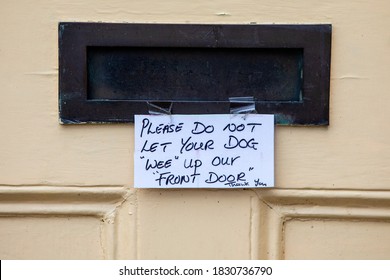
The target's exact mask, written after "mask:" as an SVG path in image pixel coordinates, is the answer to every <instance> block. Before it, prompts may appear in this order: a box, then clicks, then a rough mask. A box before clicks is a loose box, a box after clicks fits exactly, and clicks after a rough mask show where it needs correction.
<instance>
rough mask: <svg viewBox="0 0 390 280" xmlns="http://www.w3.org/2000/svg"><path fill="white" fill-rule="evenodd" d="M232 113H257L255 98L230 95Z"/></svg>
mask: <svg viewBox="0 0 390 280" xmlns="http://www.w3.org/2000/svg"><path fill="white" fill-rule="evenodd" d="M229 102H230V114H234V115H236V114H257V111H256V104H255V98H254V97H253V96H247V97H229Z"/></svg>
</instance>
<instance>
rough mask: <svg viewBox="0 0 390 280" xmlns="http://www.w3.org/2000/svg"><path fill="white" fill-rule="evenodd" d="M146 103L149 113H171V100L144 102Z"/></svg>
mask: <svg viewBox="0 0 390 280" xmlns="http://www.w3.org/2000/svg"><path fill="white" fill-rule="evenodd" d="M146 103H147V105H148V111H149V114H150V115H171V112H172V106H173V103H172V102H153V101H148V102H146Z"/></svg>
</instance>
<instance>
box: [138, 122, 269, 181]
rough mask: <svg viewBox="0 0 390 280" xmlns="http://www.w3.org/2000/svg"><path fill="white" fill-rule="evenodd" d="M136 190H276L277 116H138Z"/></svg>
mask: <svg viewBox="0 0 390 280" xmlns="http://www.w3.org/2000/svg"><path fill="white" fill-rule="evenodd" d="M134 157H135V161H134V162H135V166H134V174H135V179H134V185H135V187H136V188H260V187H273V186H274V116H273V115H257V114H251V115H160V116H151V115H136V116H135V155H134Z"/></svg>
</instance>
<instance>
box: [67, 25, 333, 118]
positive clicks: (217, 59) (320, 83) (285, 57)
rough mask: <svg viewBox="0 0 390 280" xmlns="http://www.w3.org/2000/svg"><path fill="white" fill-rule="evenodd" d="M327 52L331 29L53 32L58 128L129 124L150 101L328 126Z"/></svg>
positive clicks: (178, 110) (76, 28) (181, 110)
mask: <svg viewBox="0 0 390 280" xmlns="http://www.w3.org/2000/svg"><path fill="white" fill-rule="evenodd" d="M330 44H331V26H330V25H192V24H111V23H60V24H59V60H60V61H59V69H60V70H59V73H60V76H59V107H60V120H61V122H62V123H64V124H74V123H90V122H92V123H95V122H101V123H107V122H132V121H133V120H134V114H148V106H147V102H172V113H173V114H223V113H225V114H227V113H229V108H230V102H229V98H230V97H253V98H254V100H255V104H256V110H257V112H258V113H270V114H275V115H276V122H277V123H278V124H284V125H327V124H328V123H329V75H330V73H329V72H330Z"/></svg>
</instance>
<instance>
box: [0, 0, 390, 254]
mask: <svg viewBox="0 0 390 280" xmlns="http://www.w3.org/2000/svg"><path fill="white" fill-rule="evenodd" d="M389 5H390V4H389V2H388V1H386V0H375V1H353V0H346V1H338V0H328V1H308V0H299V1H294V2H293V3H288V4H287V3H285V1H279V0H276V1H275V0H273V1H271V0H262V1H257V0H256V1H255V0H240V1H222V0H217V1H213V2H210V1H206V0H199V1H179V0H171V1H157V0H148V1H125V0H118V1H114V2H108V1H92V0H77V1H75V0H69V1H48V0H40V1H27V0H26V1H1V5H0V7H1V8H0V86H1V87H0V97H1V99H0V100H1V102H0V131H1V134H0V135H1V137H0V259H112V258H125V259H137V258H138V259H258V258H261V259H263V258H264V259H267V258H271V259H272V258H276V259H306V258H308V259H328V258H329V259H345V258H347V259H361V258H363V259H388V258H390V240H389V239H390V237H389V236H390V223H389V222H390V212H389V209H390V175H389V174H390V144H389V143H390V141H389V140H390V125H389V123H388V120H389V119H390V110H389V104H390V94H389V90H390V84H389V76H390V70H389V69H390V68H389V65H390V33H389V28H388V26H389V24H390V6H389ZM60 21H62V22H64V21H104V22H162V23H167V22H175V23H186V22H194V23H227V24H229V23H244V24H245V23H250V22H257V23H294V24H296V23H331V24H332V26H333V39H332V71H331V104H330V107H331V111H330V126H329V127H323V128H308V127H277V129H276V135H275V138H276V139H275V159H276V161H275V170H276V174H275V180H276V186H277V187H276V188H275V189H272V190H202V189H198V190H137V191H136V190H134V189H133V177H134V176H133V160H132V157H133V149H134V144H133V126H132V125H81V126H72V125H70V126H63V125H60V124H59V123H58V109H57V108H58V101H57V98H58V43H57V40H58V37H57V36H58V35H57V28H58V22H60Z"/></svg>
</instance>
